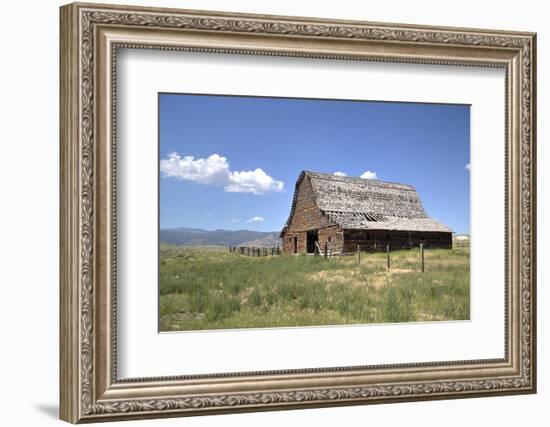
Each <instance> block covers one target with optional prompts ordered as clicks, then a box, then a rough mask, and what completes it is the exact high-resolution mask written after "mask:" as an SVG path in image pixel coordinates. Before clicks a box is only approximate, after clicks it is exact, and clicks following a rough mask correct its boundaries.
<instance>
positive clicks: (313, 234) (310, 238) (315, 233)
mask: <svg viewBox="0 0 550 427" xmlns="http://www.w3.org/2000/svg"><path fill="white" fill-rule="evenodd" d="M317 240H319V230H310V231H308V232H307V241H306V243H307V253H308V254H313V253H315V242H316V241H317Z"/></svg>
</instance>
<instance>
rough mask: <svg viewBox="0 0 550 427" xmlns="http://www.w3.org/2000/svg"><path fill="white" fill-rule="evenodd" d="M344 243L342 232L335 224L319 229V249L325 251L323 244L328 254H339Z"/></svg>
mask: <svg viewBox="0 0 550 427" xmlns="http://www.w3.org/2000/svg"><path fill="white" fill-rule="evenodd" d="M343 244H344V233H343V231H342V230H341V229H339V228H338V227H336V226H332V227H328V228H322V229H320V230H319V245H320V247H321V250H322V251H323V253H324V251H325V245H326V248H327V251H328V252H330V254H332V255H334V254H339V253H340V252H341V251H342V246H343Z"/></svg>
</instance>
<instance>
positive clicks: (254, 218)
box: [246, 216, 265, 224]
mask: <svg viewBox="0 0 550 427" xmlns="http://www.w3.org/2000/svg"><path fill="white" fill-rule="evenodd" d="M263 221H265V220H264V218H263V217H261V216H255V217H253V218H250V219H247V220H246V223H247V224H250V223H252V222H263Z"/></svg>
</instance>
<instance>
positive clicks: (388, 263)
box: [386, 245, 390, 270]
mask: <svg viewBox="0 0 550 427" xmlns="http://www.w3.org/2000/svg"><path fill="white" fill-rule="evenodd" d="M386 257H387V260H386V267H387V269H388V270H389V269H390V245H386Z"/></svg>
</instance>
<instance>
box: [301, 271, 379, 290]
mask: <svg viewBox="0 0 550 427" xmlns="http://www.w3.org/2000/svg"><path fill="white" fill-rule="evenodd" d="M311 278H312V279H313V280H315V281H317V282H323V283H325V284H326V285H327V286H330V285H336V284H338V285H340V284H342V285H350V286H353V287H365V286H369V284H370V283H369V282H367V281H365V280H362V278H361V276H360V274H359V273H358V272H357V271H353V270H351V271H350V270H322V271H317V272H315V273H313V274H312V275H311Z"/></svg>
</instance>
